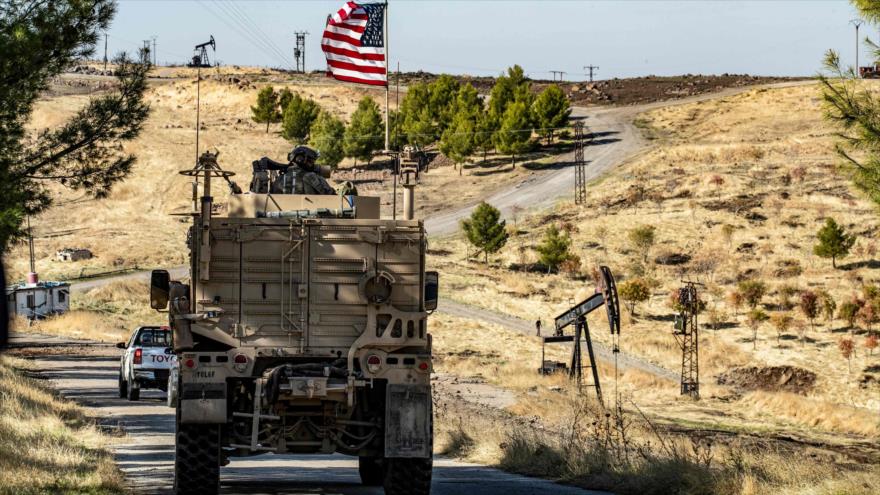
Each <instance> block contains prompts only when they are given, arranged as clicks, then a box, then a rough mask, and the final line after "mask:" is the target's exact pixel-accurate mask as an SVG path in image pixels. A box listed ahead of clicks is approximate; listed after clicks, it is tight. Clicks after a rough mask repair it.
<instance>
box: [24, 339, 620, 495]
mask: <svg viewBox="0 0 880 495" xmlns="http://www.w3.org/2000/svg"><path fill="white" fill-rule="evenodd" d="M10 343H11V345H12V347H18V348H21V347H40V348H46V347H64V346H68V347H69V346H76V345H82V344H83V342H82V341H75V340H70V339H63V338H59V337H49V336H40V335H33V334H13V336H12V338H11V342H10ZM85 344H87V345H89V346H90V347H94V346H95V344H94V343H85ZM104 347H105V348H106V351H107V352H94V349H92V352H82V353H74V354H71V355H57V354H56V355H47V356H45V357H38V358H35V359H36V362H37V366H38V367H39V369H42V370H44V371H43V372H42V374H43V375H44V376H45V377H46V378H48V379H49V380H50V381H51V383H52V385H53V386H54V387H55V388H56V389H57V390H58V391H59V392H60V393H61V394H62V395H64V396H65V397H68V398H71V399H74V400H76V401H78V402H80V403H81V404H83V405H85V406H87V407H88V408H89V412H90V413H91V414H93V415H95V416H97V417H99V418H101V422H102V424H103V425H107V426H114V427H115V426H117V425H118V426H120V427H122V428H123V429H124V430H125V432H126V433H127V436H126V437H124V438H123V439H122V440H121V441H119V442H118V444H117V445H116V446H115V447H114V453H115V455H116V459H117V463H118V464H119V467H120V468H121V469H122V471H123V472H124V473H125V475H126V478H127V479H128V481H129V483H130V484H131V486H132V488H133V489H134V490H133V491H134V492H135V493H138V494H154V493H169V491H170V490H171V487H172V482H173V474H172V465H173V462H174V411H173V410H172V409H169V408H168V407H166V406H165V395H164V394H163V393H162V392H160V391H148V390H144V391H142V393H141V400H140V401H138V402H129V401H127V400H125V399H120V398H119V397H118V393H117V391H118V389H117V377H118V372H119V358H118V356H117V355H116V353H115V352H114V351H115V349H113V348H112V347H110V346H104ZM220 483H221V493H224V494H270V493H271V494H285V495H288V494H290V495H292V494H297V495H299V494H303V495H305V494H309V495H318V494H326V495H337V494H338V495H380V494H382V493H383V491H382V489H381V488H368V487H363V486H361V484H360V478H359V477H358V473H357V460H356V459H353V458H351V457H346V456H342V455H331V456H304V455H263V456H259V457H252V458H247V459H237V460H233V461H232V462H231V463H230V464H229V465H228V466H226V467H224V468H223V469H222V470H221V478H220ZM432 493H433V494H434V495H457V494H470V493H473V494H486V495H591V494H592V495H601V494H602V492H596V491H589V490H581V489H579V488H574V487H570V486H564V485H559V484H556V483H553V482H550V481H546V480H540V479H535V478H528V477H525V476H518V475H513V474H508V473H504V472H502V471H499V470H497V469H492V468H488V467H485V466H481V465H477V464H471V463H466V462H460V461H456V460H452V459H445V458H437V459H435V461H434V482H433V485H432ZM606 495H607V494H606Z"/></svg>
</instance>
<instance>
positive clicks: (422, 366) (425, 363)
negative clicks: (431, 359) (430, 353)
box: [419, 361, 431, 372]
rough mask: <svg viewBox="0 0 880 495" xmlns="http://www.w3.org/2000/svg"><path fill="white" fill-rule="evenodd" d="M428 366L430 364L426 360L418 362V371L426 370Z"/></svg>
mask: <svg viewBox="0 0 880 495" xmlns="http://www.w3.org/2000/svg"><path fill="white" fill-rule="evenodd" d="M430 368H431V366H429V365H428V362H427V361H422V362H421V363H419V371H423V372H427V371H428V369H430Z"/></svg>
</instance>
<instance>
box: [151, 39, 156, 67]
mask: <svg viewBox="0 0 880 495" xmlns="http://www.w3.org/2000/svg"><path fill="white" fill-rule="evenodd" d="M156 37H157V36H156V35H155V34H154V35H153V36H152V38H153V65H154V66H155V65H156Z"/></svg>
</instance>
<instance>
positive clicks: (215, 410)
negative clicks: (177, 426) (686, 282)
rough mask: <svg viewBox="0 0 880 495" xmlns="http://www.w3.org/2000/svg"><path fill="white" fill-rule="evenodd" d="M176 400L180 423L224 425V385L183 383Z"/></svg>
mask: <svg viewBox="0 0 880 495" xmlns="http://www.w3.org/2000/svg"><path fill="white" fill-rule="evenodd" d="M177 400H178V402H179V403H180V422H181V423H186V424H192V423H201V424H211V423H226V384H225V383H183V384H182V387H181V390H179V391H178V395H177Z"/></svg>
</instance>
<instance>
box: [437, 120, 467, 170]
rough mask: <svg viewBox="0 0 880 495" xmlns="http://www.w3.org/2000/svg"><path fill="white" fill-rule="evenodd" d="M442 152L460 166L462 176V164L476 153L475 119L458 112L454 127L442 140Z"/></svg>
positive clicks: (449, 129) (445, 132) (450, 128)
mask: <svg viewBox="0 0 880 495" xmlns="http://www.w3.org/2000/svg"><path fill="white" fill-rule="evenodd" d="M440 151H441V152H442V153H443V154H444V155H446V156H448V157H449V158H451V159H452V161H454V162H455V164H456V165H458V173H459V175H461V169H462V164H463V163H464V162H465V161H467V159H468V158H469V157H470V156H471V153H473V152H474V118H473V116H471V115H468V114H467V113H466V112H458V113H457V114H456V115H455V120H453V122H452V125H451V126H449V128H448V129H446V131H444V132H443V136H442V137H441V138H440Z"/></svg>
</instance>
